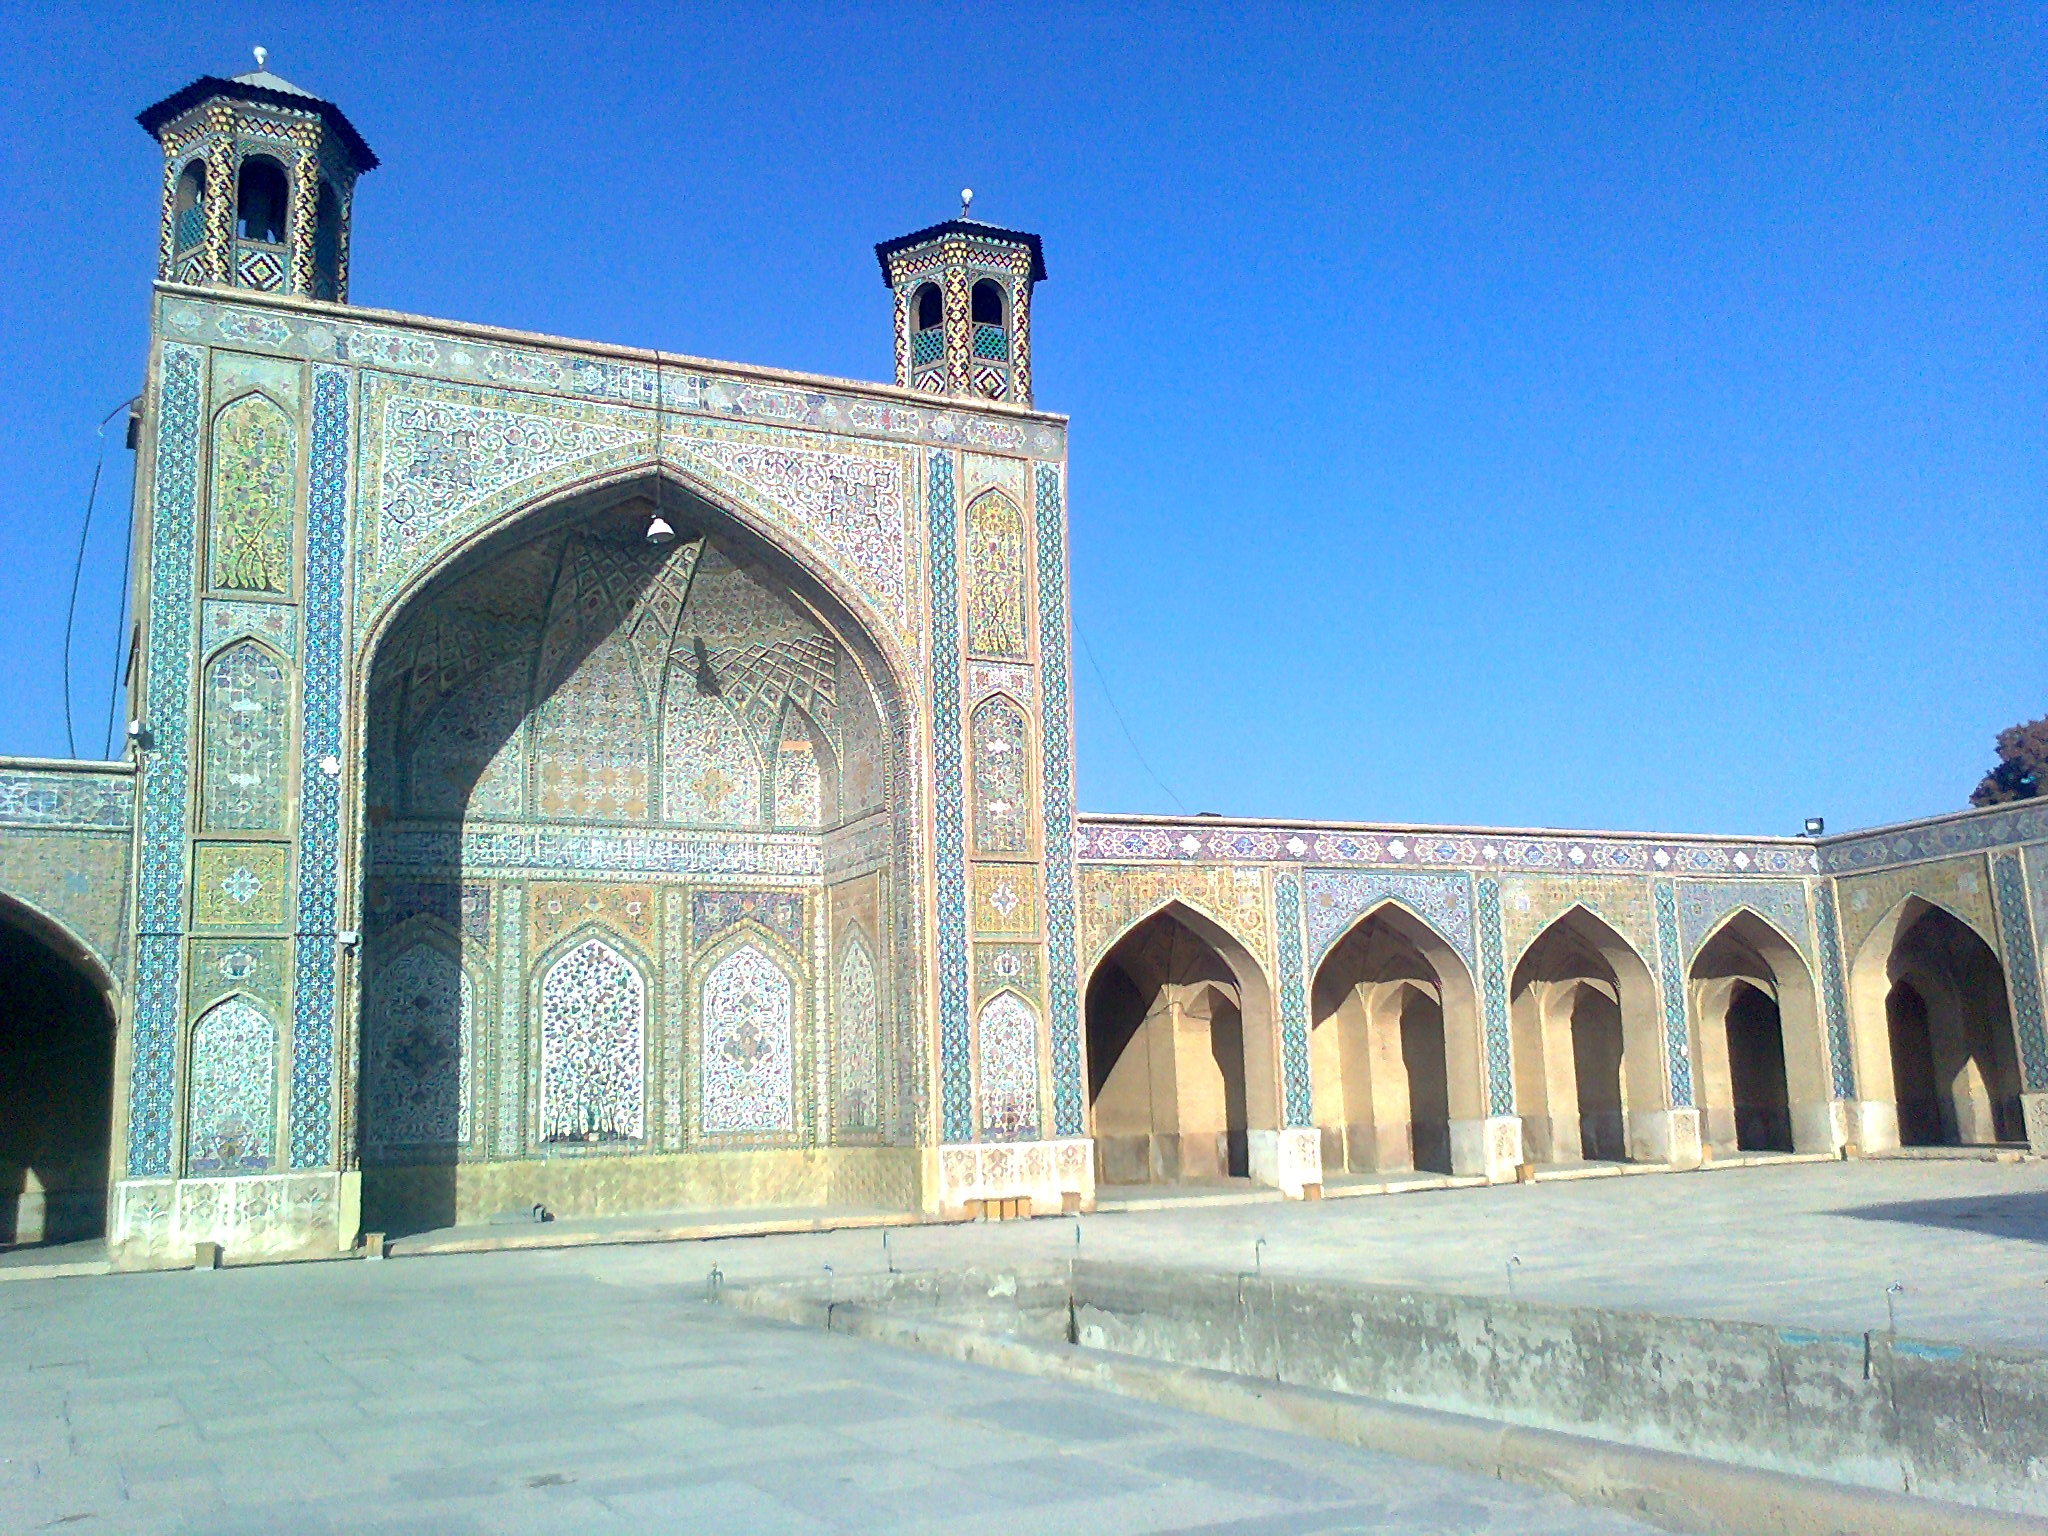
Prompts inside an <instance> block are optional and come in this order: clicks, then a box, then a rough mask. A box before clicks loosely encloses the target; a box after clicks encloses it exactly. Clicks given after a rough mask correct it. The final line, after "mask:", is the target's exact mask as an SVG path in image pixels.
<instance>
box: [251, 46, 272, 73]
mask: <svg viewBox="0 0 2048 1536" xmlns="http://www.w3.org/2000/svg"><path fill="white" fill-rule="evenodd" d="M250 51H251V52H252V53H254V54H255V55H256V67H257V68H258V69H268V68H270V50H269V49H268V48H260V47H259V48H253V49H251V50H250Z"/></svg>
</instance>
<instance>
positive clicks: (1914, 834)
mask: <svg viewBox="0 0 2048 1536" xmlns="http://www.w3.org/2000/svg"><path fill="white" fill-rule="evenodd" d="M2044 839H2048V800H2034V801H2022V802H2021V803H2020V804H2018V805H2014V806H2006V807H2001V808H1999V809H1997V810H1991V811H1958V812H1957V813H1956V814H1955V815H1954V816H1953V817H1944V818H1941V819H1939V820H1932V821H1923V822H1913V823H1910V824H1908V825H1906V826H1902V827H1886V828H1881V829H1879V830H1878V831H1875V832H1858V833H1851V834H1848V835H1846V836H1843V837H1834V838H1828V839H1825V840H1824V841H1823V842H1822V843H1821V845H1820V856H1821V867H1822V868H1823V869H1824V870H1826V871H1827V872H1828V873H1829V874H1831V875H1846V874H1854V873H1858V872H1861V871H1863V870H1869V869H1882V868H1884V867H1885V866H1886V865H1891V864H1914V863H1918V862H1920V861H1921V860H1923V859H1946V858H1950V857H1952V856H1954V855H1955V854H1959V853H1976V852H1978V851H1980V850H1982V849H1986V848H2003V847H2008V846H2010V845H2011V844H2014V843H2029V842H2039V841H2042V840H2044Z"/></svg>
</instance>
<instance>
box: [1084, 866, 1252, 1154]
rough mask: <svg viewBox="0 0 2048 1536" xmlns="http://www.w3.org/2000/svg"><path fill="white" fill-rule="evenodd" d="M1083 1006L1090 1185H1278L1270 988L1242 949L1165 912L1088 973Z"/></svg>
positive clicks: (1216, 929)
mask: <svg viewBox="0 0 2048 1536" xmlns="http://www.w3.org/2000/svg"><path fill="white" fill-rule="evenodd" d="M1085 1006H1086V1019H1087V1044H1088V1099H1089V1106H1090V1112H1091V1117H1092V1120H1093V1123H1094V1130H1095V1155H1096V1165H1097V1176H1098V1180H1099V1181H1100V1182H1102V1183H1106V1184H1173V1183H1185V1182H1198V1181H1205V1180H1215V1179H1232V1178H1253V1177H1257V1178H1259V1179H1260V1181H1261V1182H1267V1183H1277V1182H1278V1145H1279V1144H1278V1138H1279V1126H1280V1085H1279V1078H1278V1067H1277V1057H1276V1051H1275V1040H1276V1035H1275V1026H1274V1012H1273V996H1272V988H1271V985H1270V983H1269V982H1268V980H1267V977H1266V973H1265V970H1264V968H1263V967H1262V966H1261V965H1260V964H1259V962H1258V960H1257V959H1256V958H1255V957H1254V956H1253V955H1252V953H1251V951H1250V950H1249V949H1248V948H1247V947H1246V946H1245V945H1244V944H1243V942H1242V941H1240V940H1239V939H1238V938H1237V937H1236V936H1235V935H1233V934H1232V933H1230V931H1229V930H1227V929H1226V928H1224V927H1223V926H1222V925H1221V924H1220V923H1218V922H1216V921H1215V920H1214V919H1212V918H1210V917H1207V916H1205V915H1204V914H1202V913H1201V912H1198V911H1196V910H1195V909H1194V908H1193V907H1190V906H1188V905H1186V904H1185V903H1182V902H1179V901H1171V902H1167V903H1165V904H1164V905H1162V906H1161V907H1159V908H1157V909H1155V910H1154V911H1152V912H1151V913H1150V914H1148V915H1147V916H1145V917H1143V918H1141V919H1139V920H1138V921H1137V922H1135V923H1133V924H1132V925H1131V926H1130V928H1128V929H1127V930H1126V931H1125V932H1124V933H1123V935H1122V936H1121V937H1120V938H1118V939H1117V941H1116V942H1115V943H1114V944H1112V945H1111V946H1110V947H1109V949H1108V950H1107V951H1106V952H1105V953H1104V954H1103V956H1102V958H1101V959H1100V960H1099V961H1097V962H1096V964H1095V966H1094V968H1093V969H1092V970H1091V972H1090V974H1089V978H1088V986H1087V992H1086V1004H1085Z"/></svg>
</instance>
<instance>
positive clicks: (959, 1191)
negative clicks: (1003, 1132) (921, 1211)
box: [924, 1136, 1095, 1216]
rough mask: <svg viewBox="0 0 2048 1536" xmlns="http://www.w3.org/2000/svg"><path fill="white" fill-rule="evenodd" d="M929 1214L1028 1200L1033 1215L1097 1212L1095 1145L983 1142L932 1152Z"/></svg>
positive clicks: (928, 1157)
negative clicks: (1094, 1210)
mask: <svg viewBox="0 0 2048 1536" xmlns="http://www.w3.org/2000/svg"><path fill="white" fill-rule="evenodd" d="M924 1165H925V1166H924V1188H925V1196H924V1205H925V1209H926V1210H928V1211H931V1212H933V1213H934V1214H937V1215H941V1216H962V1215H968V1214H975V1213H979V1212H981V1211H983V1210H985V1208H986V1207H987V1206H988V1204H989V1203H990V1202H992V1201H1004V1200H1022V1201H1025V1202H1027V1208H1028V1210H1029V1212H1030V1214H1032V1215H1033V1216H1057V1215H1059V1214H1060V1213H1061V1212H1062V1211H1065V1210H1068V1209H1070V1208H1071V1209H1074V1210H1082V1211H1092V1210H1093V1209H1095V1143H1094V1142H1093V1141H1091V1140H1089V1139H1088V1138H1087V1137H1085V1136H1075V1137H1072V1138H1069V1139H1068V1140H1065V1141H979V1142H972V1143H967V1144H963V1145H955V1146H949V1147H928V1148H926V1149H925V1154H924Z"/></svg>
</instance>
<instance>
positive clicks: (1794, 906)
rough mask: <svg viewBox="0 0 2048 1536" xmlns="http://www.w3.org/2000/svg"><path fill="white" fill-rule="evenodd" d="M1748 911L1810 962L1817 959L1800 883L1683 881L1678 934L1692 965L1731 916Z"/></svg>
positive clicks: (1680, 884)
mask: <svg viewBox="0 0 2048 1536" xmlns="http://www.w3.org/2000/svg"><path fill="white" fill-rule="evenodd" d="M1738 908H1747V909H1748V910H1749V911H1751V912H1753V913H1755V914H1756V915H1757V916H1758V917H1761V918H1763V919H1764V920H1765V921H1766V922H1768V923H1769V924H1770V925H1771V926H1772V927H1774V928H1776V929H1777V930H1778V931H1779V932H1780V933H1782V934H1783V935H1784V936H1785V937H1786V938H1787V939H1789V940H1790V941H1791V943H1792V946H1793V947H1794V948H1795V949H1797V950H1798V951H1799V952H1800V953H1801V954H1803V955H1805V956H1807V958H1808V959H1809V960H1811V959H1812V956H1813V942H1812V939H1811V937H1810V934H1811V931H1812V930H1811V926H1810V924H1809V923H1808V921H1807V916H1806V886H1805V883H1804V882H1803V881H1797V880H1681V881H1679V882H1678V931H1679V932H1680V934H1682V935H1683V936H1684V939H1685V959H1686V963H1687V964H1691V962H1692V958H1693V956H1694V955H1696V954H1698V953H1699V949H1700V946H1701V945H1702V944H1704V943H1706V941H1707V939H1708V938H1709V937H1710V936H1711V935H1712V934H1713V932H1714V929H1715V927H1716V926H1717V925H1718V924H1719V923H1720V921H1721V920H1722V919H1723V918H1724V917H1726V916H1727V915H1728V914H1729V913H1730V912H1733V911H1735V910H1737V909H1738Z"/></svg>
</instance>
